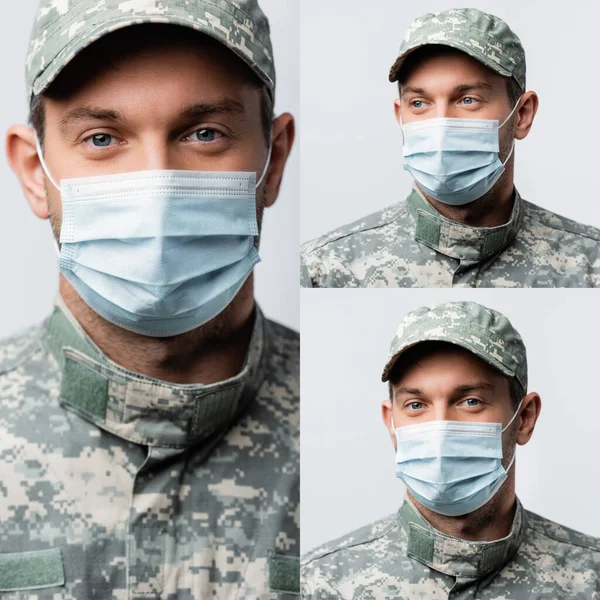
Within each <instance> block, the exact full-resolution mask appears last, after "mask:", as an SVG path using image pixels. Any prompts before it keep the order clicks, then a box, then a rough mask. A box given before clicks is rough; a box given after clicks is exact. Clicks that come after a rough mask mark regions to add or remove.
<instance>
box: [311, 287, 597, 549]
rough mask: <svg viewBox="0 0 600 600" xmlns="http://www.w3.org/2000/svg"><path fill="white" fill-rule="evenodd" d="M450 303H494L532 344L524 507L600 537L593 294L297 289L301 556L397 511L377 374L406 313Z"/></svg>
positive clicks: (522, 467)
mask: <svg viewBox="0 0 600 600" xmlns="http://www.w3.org/2000/svg"><path fill="white" fill-rule="evenodd" d="M450 300H473V301H476V302H480V303H481V304H484V305H486V306H489V307H490V308H493V309H496V310H499V311H500V312H502V313H503V314H505V315H506V316H507V317H508V318H509V319H510V321H511V322H512V324H513V325H514V327H515V328H516V329H517V331H519V332H520V333H521V335H522V337H523V340H524V342H525V345H526V348H527V355H528V361H529V391H536V392H538V393H539V394H540V396H541V398H542V411H541V415H540V418H539V420H538V423H537V426H536V429H535V431H534V434H533V437H532V439H531V440H530V441H529V443H528V444H527V445H525V446H517V457H516V459H515V466H516V477H517V485H516V487H517V494H518V496H519V498H520V499H521V501H522V502H523V504H524V506H525V508H527V509H528V510H531V511H533V512H536V513H538V514H541V515H543V516H545V517H547V518H549V519H552V520H554V521H556V522H558V523H561V524H563V525H566V526H568V527H571V528H574V529H576V530H579V531H583V532H584V533H587V534H589V535H595V536H599V537H600V513H599V512H598V497H599V495H600V486H599V483H598V431H599V429H598V424H599V423H600V394H599V391H598V387H599V386H598V351H597V345H598V340H599V339H600V321H599V319H598V293H597V292H594V291H592V290H552V291H551V292H549V291H548V290H493V291H492V290H368V289H365V290H355V291H354V292H350V293H348V291H347V290H326V289H323V290H319V291H318V292H315V291H314V290H302V291H301V301H302V350H301V363H302V374H301V387H302V413H301V431H302V441H301V456H302V462H301V480H302V486H301V503H302V513H301V531H302V548H301V551H302V552H303V553H305V552H307V551H308V550H310V549H311V548H313V547H315V546H317V545H319V544H321V543H323V542H327V541H329V540H332V539H334V538H336V537H339V536H341V535H344V534H346V533H349V532H350V531H353V530H354V529H357V528H359V527H362V526H363V525H367V524H368V523H370V522H372V521H374V520H376V519H378V518H381V517H384V516H386V515H388V514H391V513H393V512H395V511H396V510H397V509H398V508H399V507H400V505H401V503H402V498H403V496H404V489H405V488H404V485H403V484H402V482H401V481H400V480H399V479H396V476H395V461H394V449H393V446H392V443H391V440H390V436H389V434H388V431H387V430H386V429H385V427H384V425H383V422H382V419H381V410H380V406H381V403H382V401H383V400H385V399H386V398H388V388H387V384H385V383H382V382H381V372H382V370H383V367H384V366H385V364H386V362H387V358H388V354H387V353H388V348H389V344H390V342H391V341H392V338H393V336H394V334H395V332H396V329H397V327H398V325H399V324H400V322H401V320H402V317H403V316H404V314H405V313H407V312H408V311H410V310H414V309H415V308H418V307H419V306H423V305H430V304H437V303H439V302H447V301H450Z"/></svg>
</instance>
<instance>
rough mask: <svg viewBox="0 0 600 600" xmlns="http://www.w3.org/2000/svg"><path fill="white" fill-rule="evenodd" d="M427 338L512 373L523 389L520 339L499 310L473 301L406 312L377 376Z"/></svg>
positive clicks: (524, 378) (524, 356) (385, 374)
mask: <svg viewBox="0 0 600 600" xmlns="http://www.w3.org/2000/svg"><path fill="white" fill-rule="evenodd" d="M427 341H439V342H448V343H450V344H455V345H457V346H461V347H462V348H464V349H465V350H468V351H469V352H472V353H473V354H475V355H476V356H478V357H479V358H481V359H482V360H484V361H485V362H487V363H488V364H490V365H491V366H492V367H494V368H495V369H498V370H499V371H500V372H502V373H504V375H507V376H508V377H516V378H517V379H518V381H519V382H520V384H521V385H522V387H523V389H524V390H527V353H526V351H525V344H524V343H523V339H522V338H521V336H520V335H519V333H518V332H517V330H516V329H515V328H514V327H513V326H512V324H511V322H510V321H509V320H508V319H507V318H506V317H505V316H504V315H503V314H501V313H499V312H498V311H496V310H493V309H491V308H487V307H486V306H483V305H482V304H477V302H445V303H443V304H437V305H435V306H431V307H428V306H422V307H421V308H418V309H416V310H413V311H411V312H409V313H407V314H406V315H405V316H404V318H403V319H402V323H400V326H399V327H398V331H396V335H395V336H394V338H393V340H392V343H391V344H390V351H389V357H388V361H387V364H386V366H385V368H384V370H383V374H382V376H381V380H382V381H387V380H388V379H389V374H390V371H391V370H392V369H393V367H394V365H395V364H396V363H397V362H398V360H399V359H400V357H401V356H402V353H403V352H404V351H405V350H407V349H408V348H411V347H412V346H414V345H416V344H418V343H420V342H427Z"/></svg>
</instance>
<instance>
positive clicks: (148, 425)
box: [0, 300, 299, 600]
mask: <svg viewBox="0 0 600 600" xmlns="http://www.w3.org/2000/svg"><path fill="white" fill-rule="evenodd" d="M298 361H299V357H298V335H297V334H296V333H295V332H292V331H290V330H288V329H286V328H284V327H282V326H280V325H277V324H275V323H272V322H270V321H267V320H265V319H264V318H263V317H262V314H261V313H260V310H258V309H257V311H256V319H255V325H254V331H253V334H252V339H251V342H250V347H249V350H248V354H247V356H246V360H245V365H244V367H243V370H242V371H241V373H240V374H239V375H237V376H235V377H233V378H231V379H228V380H226V381H223V382H220V383H217V384H213V385H206V386H205V385H193V384H192V385H176V384H169V383H166V382H162V381H159V380H155V379H150V378H148V377H145V376H142V375H139V374H136V373H133V372H130V371H127V370H125V369H123V368H122V367H119V366H118V365H116V364H115V363H114V362H112V361H110V360H109V359H108V358H107V357H106V356H104V355H103V354H102V353H101V352H100V351H99V350H98V348H97V347H96V346H95V345H94V344H93V342H92V341H91V340H90V339H89V338H88V337H87V336H86V334H85V333H84V332H83V330H82V329H81V328H80V326H79V325H78V324H77V322H76V321H75V320H74V318H73V317H72V315H70V314H69V312H68V310H67V309H66V308H64V307H62V308H61V304H60V300H59V305H58V306H57V307H56V308H55V310H54V313H53V314H52V316H51V317H50V318H49V319H48V320H47V321H46V322H45V323H44V324H43V325H41V326H37V327H34V328H32V329H30V330H28V331H27V332H26V333H24V334H22V335H20V336H18V337H15V338H12V339H9V340H8V341H5V342H4V343H3V344H1V345H0V515H1V517H0V598H2V600H5V599H6V600H8V599H10V600H16V599H23V598H28V599H30V600H33V599H35V600H50V599H52V600H58V599H62V598H65V599H77V600H86V599H93V600H103V599H114V600H117V599H118V600H137V599H142V598H143V599H145V600H148V599H158V598H160V599H163V600H184V599H185V600H187V599H192V598H194V599H198V598H219V599H231V600H233V599H234V598H239V599H242V598H243V599H245V600H248V599H258V598H261V599H271V600H275V599H276V598H291V597H297V594H298V587H299V574H298V567H299V559H298V552H299V529H298V486H299V469H298V445H299V440H298V427H299V424H298V421H299V417H298V413H299V402H298V400H299V398H298V393H299V392H298V366H299V365H298ZM278 590H283V592H286V593H278ZM287 592H294V595H293V596H292V595H291V594H290V593H287Z"/></svg>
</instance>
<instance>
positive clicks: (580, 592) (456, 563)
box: [302, 500, 600, 600]
mask: <svg viewBox="0 0 600 600" xmlns="http://www.w3.org/2000/svg"><path fill="white" fill-rule="evenodd" d="M302 597H303V598H305V599H306V600H322V599H325V598H327V599H329V598H331V599H334V598H337V599H340V598H352V599H353V600H367V599H369V600H387V599H390V600H391V599H398V600H409V599H410V600H417V599H418V600H425V599H427V600H430V599H437V600H442V599H449V600H467V599H468V600H488V599H489V600H492V599H493V600H500V599H502V600H562V599H567V598H568V599H569V600H591V599H594V600H598V599H600V540H598V539H596V538H592V537H589V536H587V535H583V534H581V533H578V532H576V531H573V530H572V529H567V528H566V527H562V526H561V525H557V524H556V523H553V522H552V521H548V520H547V519H544V518H542V517H539V516H538V515H535V514H533V513H531V512H529V511H526V510H524V509H523V507H522V505H521V503H520V502H519V501H518V500H517V509H516V512H515V517H514V521H513V525H512V528H511V531H510V533H509V535H508V536H507V537H505V538H502V539H501V540H497V541H494V542H468V541H465V540H461V539H458V538H454V537H450V536H448V535H444V534H442V533H440V532H439V531H437V530H436V529H434V528H433V527H431V525H429V523H428V522H427V521H426V520H425V519H424V518H423V517H422V516H421V514H420V513H419V512H418V511H417V509H416V508H415V507H414V505H413V504H412V503H411V502H410V501H409V500H405V502H404V504H403V506H402V507H401V509H400V510H399V511H398V514H397V515H392V516H390V517H388V518H386V519H382V520H380V521H377V522H375V523H373V524H372V525H369V526H367V527H364V528H363V529H359V530H358V531H356V532H354V533H351V534H350V535H347V536H345V537H343V538H341V539H339V540H337V541H335V542H332V543H331V544H328V545H327V546H325V547H323V548H319V549H317V550H315V551H313V552H311V553H310V554H309V555H308V556H306V557H305V558H303V561H302Z"/></svg>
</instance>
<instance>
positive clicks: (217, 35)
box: [26, 0, 275, 98]
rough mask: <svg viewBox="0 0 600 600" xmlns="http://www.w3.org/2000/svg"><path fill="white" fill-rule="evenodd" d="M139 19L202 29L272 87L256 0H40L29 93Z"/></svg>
mask: <svg viewBox="0 0 600 600" xmlns="http://www.w3.org/2000/svg"><path fill="white" fill-rule="evenodd" d="M143 23H163V24H173V25H181V26H183V27H188V28H191V29H194V30H196V31H199V32H201V33H203V34H206V35H208V36H210V37H212V38H214V39H216V40H218V41H219V42H221V43H223V44H224V45H225V46H226V47H227V48H229V49H230V50H231V51H233V52H234V53H235V54H236V55H237V56H239V57H240V58H241V59H242V60H243V61H244V62H246V63H247V64H248V65H249V66H250V68H251V69H252V70H253V71H254V72H255V73H256V75H258V77H259V78H260V79H261V80H262V81H263V82H264V83H265V85H266V86H267V87H268V88H269V89H270V90H273V88H274V87H275V65H274V62H273V50H272V47H271V39H270V30H269V22H268V20H267V18H266V16H265V15H264V13H263V12H262V10H261V9H260V7H259V5H258V2H257V0H40V2H39V5H38V10H37V13H36V16H35V22H34V25H33V31H32V33H31V40H30V42H29V52H28V54H27V61H26V75H27V91H28V95H29V98H31V96H32V94H35V95H37V94H40V93H42V92H43V91H44V90H45V89H46V88H47V87H48V86H49V85H50V84H51V83H52V82H53V81H54V79H55V78H56V77H57V75H58V74H59V73H60V72H61V71H62V69H64V67H65V66H66V65H67V64H68V63H69V62H70V61H71V60H72V59H73V58H74V57H75V56H76V55H77V54H78V53H79V52H81V51H82V50H83V49H85V48H87V47H88V46H89V45H90V44H92V43H93V42H95V41H96V40H98V39H100V38H101V37H103V36H105V35H107V34H109V33H111V32H113V31H116V30H117V29H122V28H124V27H130V26H132V25H140V24H143Z"/></svg>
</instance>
